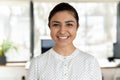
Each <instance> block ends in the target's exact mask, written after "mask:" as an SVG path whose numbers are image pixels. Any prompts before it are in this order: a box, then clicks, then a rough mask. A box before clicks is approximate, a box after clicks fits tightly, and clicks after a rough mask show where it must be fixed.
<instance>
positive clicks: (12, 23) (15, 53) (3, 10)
mask: <svg viewBox="0 0 120 80" xmlns="http://www.w3.org/2000/svg"><path fill="white" fill-rule="evenodd" d="M29 12H30V11H29V2H28V3H26V2H11V3H7V2H5V3H4V2H3V3H2V2H1V3H0V43H2V42H3V41H9V42H12V43H13V44H14V45H15V46H16V48H17V50H15V49H13V48H11V49H9V50H8V51H7V53H6V54H5V55H6V56H7V61H8V62H14V61H15V62H16V61H20V62H21V61H27V60H29V59H30V55H31V54H30V16H29Z"/></svg>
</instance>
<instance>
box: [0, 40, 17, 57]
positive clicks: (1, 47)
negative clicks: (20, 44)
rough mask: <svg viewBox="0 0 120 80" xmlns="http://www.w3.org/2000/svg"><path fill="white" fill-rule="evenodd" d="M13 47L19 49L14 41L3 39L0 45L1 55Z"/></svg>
mask: <svg viewBox="0 0 120 80" xmlns="http://www.w3.org/2000/svg"><path fill="white" fill-rule="evenodd" d="M12 47H13V48H14V49H16V50H17V47H16V46H14V45H13V43H12V42H10V41H3V43H2V44H1V45H0V56H4V55H5V53H6V52H7V51H8V50H9V49H10V48H12Z"/></svg>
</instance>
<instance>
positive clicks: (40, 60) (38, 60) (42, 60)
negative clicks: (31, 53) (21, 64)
mask: <svg viewBox="0 0 120 80" xmlns="http://www.w3.org/2000/svg"><path fill="white" fill-rule="evenodd" d="M49 56H50V50H48V51H47V52H45V53H43V54H40V55H39V56H36V57H34V58H32V59H31V63H35V64H44V63H45V62H46V61H47V60H48V57H49Z"/></svg>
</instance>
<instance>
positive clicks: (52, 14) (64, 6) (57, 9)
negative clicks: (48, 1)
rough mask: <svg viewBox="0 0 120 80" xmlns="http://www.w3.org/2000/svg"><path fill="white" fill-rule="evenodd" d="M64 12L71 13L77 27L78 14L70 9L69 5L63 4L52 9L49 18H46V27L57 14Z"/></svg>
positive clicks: (72, 8) (73, 9)
mask: <svg viewBox="0 0 120 80" xmlns="http://www.w3.org/2000/svg"><path fill="white" fill-rule="evenodd" d="M64 10H67V11H70V12H72V13H73V16H74V18H75V19H76V21H77V25H79V17H78V13H77V11H76V9H75V8H74V7H72V6H71V5H70V4H68V3H64V2H62V3H59V4H57V5H56V6H55V7H54V8H53V9H52V11H51V12H50V14H49V17H48V21H49V22H48V25H49V26H50V20H51V18H52V17H53V16H54V15H55V14H56V13H57V12H60V11H64Z"/></svg>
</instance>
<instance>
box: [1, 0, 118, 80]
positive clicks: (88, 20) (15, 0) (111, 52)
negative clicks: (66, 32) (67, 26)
mask: <svg viewBox="0 0 120 80" xmlns="http://www.w3.org/2000/svg"><path fill="white" fill-rule="evenodd" d="M59 2H64V0H59V1H57V0H32V1H30V0H0V45H2V44H3V43H4V42H10V43H12V46H11V48H10V49H9V50H8V51H7V52H6V53H5V56H6V60H7V63H6V65H1V66H0V80H22V79H23V77H24V78H26V80H27V71H28V70H29V64H30V63H29V62H30V60H31V58H33V57H36V56H38V55H40V54H42V52H43V51H42V50H43V48H51V47H52V46H53V44H54V43H53V42H52V40H51V38H50V34H49V33H50V31H49V27H48V25H47V24H48V21H47V20H48V15H49V12H50V10H51V9H52V8H53V7H54V6H55V5H56V4H57V3H59ZM65 2H69V3H70V4H71V5H73V6H74V7H75V8H76V9H77V11H78V14H79V18H80V21H79V23H80V27H79V29H78V33H77V37H76V39H75V40H74V44H75V46H76V47H78V48H79V49H80V50H82V51H85V52H87V53H89V54H91V55H93V56H95V57H96V58H97V60H98V62H99V64H100V66H101V69H102V71H103V79H104V80H120V68H119V67H120V44H119V43H120V37H119V36H118V35H120V28H119V27H120V26H119V18H118V17H119V15H120V14H119V8H120V5H119V4H120V3H119V0H67V1H65ZM47 42H48V43H47ZM13 46H15V47H16V48H17V50H16V49H15V48H14V47H13ZM116 46H117V47H116ZM0 49H1V48H0ZM116 49H117V50H116ZM115 50H116V51H115ZM115 53H116V54H115ZM16 70H17V71H18V72H19V73H18V74H16V73H15V72H16ZM1 71H2V72H1ZM3 72H4V73H3Z"/></svg>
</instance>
